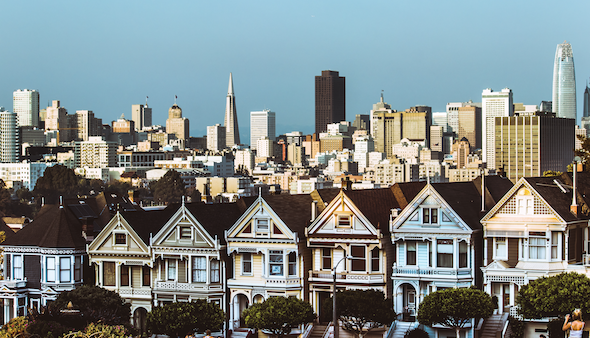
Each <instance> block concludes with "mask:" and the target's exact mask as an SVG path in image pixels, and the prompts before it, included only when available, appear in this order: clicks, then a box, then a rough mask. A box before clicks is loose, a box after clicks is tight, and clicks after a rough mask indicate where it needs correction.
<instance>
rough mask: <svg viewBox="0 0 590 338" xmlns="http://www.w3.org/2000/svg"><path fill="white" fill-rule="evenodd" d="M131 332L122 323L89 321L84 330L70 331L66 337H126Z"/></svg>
mask: <svg viewBox="0 0 590 338" xmlns="http://www.w3.org/2000/svg"><path fill="white" fill-rule="evenodd" d="M130 334H131V332H130V331H129V330H128V328H126V327H125V326H124V325H105V324H94V323H90V324H88V326H87V327H86V328H85V329H84V331H78V332H70V333H69V334H67V335H65V336H64V337H68V338H87V337H92V338H126V337H128V336H129V335H130Z"/></svg>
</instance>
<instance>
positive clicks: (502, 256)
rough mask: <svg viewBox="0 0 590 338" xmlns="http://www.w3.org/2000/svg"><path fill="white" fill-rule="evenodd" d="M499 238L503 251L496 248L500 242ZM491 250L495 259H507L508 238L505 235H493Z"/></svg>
mask: <svg viewBox="0 0 590 338" xmlns="http://www.w3.org/2000/svg"><path fill="white" fill-rule="evenodd" d="M501 240H502V241H503V242H504V252H500V251H499V248H498V244H500V242H501ZM492 245H493V246H494V247H493V251H494V258H493V259H497V260H502V261H505V260H508V238H506V237H494V240H493V243H492Z"/></svg>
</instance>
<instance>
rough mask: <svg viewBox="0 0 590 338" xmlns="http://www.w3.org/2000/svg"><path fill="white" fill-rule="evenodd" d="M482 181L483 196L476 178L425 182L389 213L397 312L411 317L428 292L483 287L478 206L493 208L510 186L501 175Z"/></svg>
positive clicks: (406, 319)
mask: <svg viewBox="0 0 590 338" xmlns="http://www.w3.org/2000/svg"><path fill="white" fill-rule="evenodd" d="M486 181H489V182H486V189H484V193H485V194H484V199H483V200H482V193H481V192H482V189H481V180H479V179H478V180H476V181H473V182H456V183H434V184H427V185H426V186H424V188H423V189H422V190H421V191H420V192H419V193H418V194H417V195H416V196H415V197H414V198H413V199H412V200H411V201H410V202H409V204H408V205H407V206H406V207H405V208H403V210H401V211H400V212H399V213H398V214H397V215H393V216H392V221H391V222H390V231H391V241H392V242H393V243H394V244H395V248H396V255H395V257H396V260H395V263H394V266H393V271H392V274H391V279H392V282H393V305H394V310H395V311H396V313H401V314H403V317H402V318H401V319H402V320H404V321H415V319H416V317H415V316H416V313H417V310H418V307H419V304H420V302H421V301H422V299H423V298H424V297H425V296H426V295H428V294H429V293H431V292H434V291H436V290H440V289H445V288H455V287H470V286H481V284H482V281H481V270H480V268H481V262H482V246H483V242H482V237H483V233H482V225H481V223H480V218H481V216H482V215H483V213H482V210H483V211H485V210H486V208H488V209H489V208H491V207H492V206H493V205H494V202H495V199H499V198H500V197H501V196H502V193H503V192H506V191H507V190H508V189H509V188H510V187H511V186H512V183H511V182H510V181H509V180H507V179H503V178H501V177H493V178H488V179H486ZM488 186H490V187H492V186H493V189H487V187H488ZM486 197H487V199H486ZM426 329H427V330H428V331H429V333H430V334H431V335H435V336H439V335H440V334H443V333H449V335H453V332H450V331H449V332H446V331H444V328H426ZM437 331H438V332H437Z"/></svg>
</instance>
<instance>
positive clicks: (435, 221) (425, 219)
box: [422, 207, 440, 225]
mask: <svg viewBox="0 0 590 338" xmlns="http://www.w3.org/2000/svg"><path fill="white" fill-rule="evenodd" d="M439 209H440V208H438V207H423V208H422V224H425V225H439V224H440V222H439V218H440V217H439V215H438V213H439Z"/></svg>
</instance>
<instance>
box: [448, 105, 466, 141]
mask: <svg viewBox="0 0 590 338" xmlns="http://www.w3.org/2000/svg"><path fill="white" fill-rule="evenodd" d="M460 107H463V102H449V103H447V125H448V128H447V130H448V131H452V132H454V133H458V132H459V108H460Z"/></svg>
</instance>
